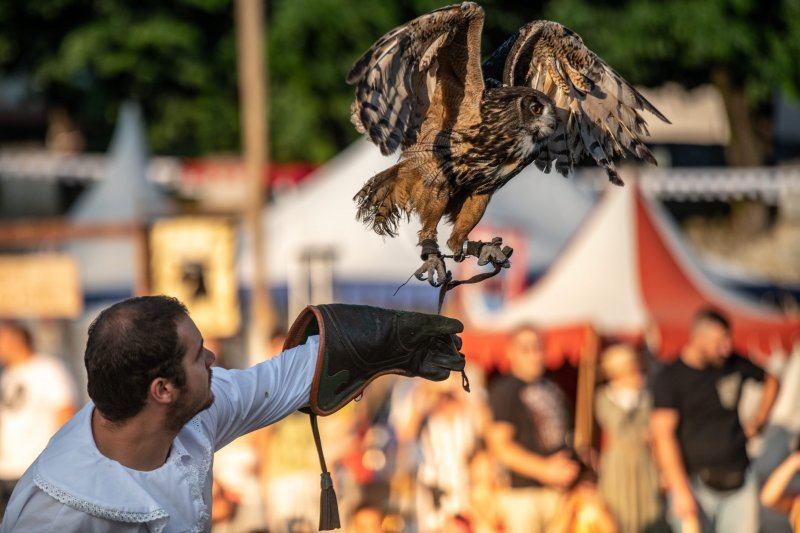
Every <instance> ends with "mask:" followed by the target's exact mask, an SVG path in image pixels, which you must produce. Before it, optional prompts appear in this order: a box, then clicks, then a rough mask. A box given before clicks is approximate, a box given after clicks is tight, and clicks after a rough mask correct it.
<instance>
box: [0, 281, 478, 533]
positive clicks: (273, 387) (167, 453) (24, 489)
mask: <svg viewBox="0 0 800 533" xmlns="http://www.w3.org/2000/svg"><path fill="white" fill-rule="evenodd" d="M461 328H462V326H461V324H460V323H459V322H458V321H456V320H452V319H449V318H446V317H439V316H430V315H423V314H421V313H407V312H402V311H389V310H384V309H377V308H371V307H364V306H347V305H338V304H333V305H327V306H309V307H308V308H306V310H304V311H303V313H302V314H301V315H300V317H298V319H297V321H295V324H294V326H293V327H292V330H291V331H290V336H289V338H288V340H287V348H289V349H287V350H285V351H284V352H283V354H282V355H281V356H279V357H275V358H273V359H271V360H269V361H265V362H263V363H260V364H258V365H255V366H253V367H251V368H249V369H246V370H224V369H214V372H213V377H212V372H211V364H212V363H213V362H214V354H213V353H212V352H210V351H209V350H208V349H206V348H205V346H204V345H203V337H202V336H201V334H200V332H199V331H198V329H197V327H196V326H195V324H194V322H192V320H191V319H190V318H189V315H188V313H187V311H186V308H185V307H184V306H183V304H181V303H180V302H178V301H177V300H175V299H173V298H168V297H164V296H146V297H139V298H132V299H129V300H125V301H123V302H120V303H117V304H115V305H113V306H111V307H110V308H108V309H106V310H104V311H103V312H102V313H100V315H99V316H98V317H97V319H96V320H95V321H94V322H93V323H92V325H91V326H90V328H89V338H88V341H87V345H86V353H85V363H86V372H87V376H88V392H89V397H90V398H91V400H92V401H91V402H89V403H88V404H87V405H86V406H85V407H84V408H83V409H81V410H80V411H79V412H78V413H77V414H76V415H75V416H74V417H73V418H72V419H71V420H70V421H69V422H67V424H66V425H65V426H64V427H63V428H62V429H61V431H59V432H58V433H57V434H56V435H55V436H54V437H53V439H52V440H51V441H50V443H49V444H48V446H47V448H46V449H45V450H44V451H43V452H42V454H41V455H40V456H39V457H38V458H37V459H36V461H35V462H34V463H33V465H32V466H31V467H30V468H29V469H28V471H27V472H25V475H24V476H23V477H22V479H21V480H20V482H19V483H18V485H17V487H16V489H15V490H14V494H13V495H12V498H11V502H10V503H9V507H8V511H7V513H6V516H5V519H4V522H3V528H2V531H25V532H44V531H59V532H61V531H76V532H77V531H80V532H83V531H92V532H134V531H135V532H143V531H163V532H178V531H180V532H183V531H209V530H210V527H211V520H210V512H211V501H212V496H211V492H212V491H211V489H212V480H211V468H212V462H213V453H214V451H215V450H217V449H219V448H221V447H223V446H225V445H226V444H228V443H230V442H231V441H233V440H234V439H235V438H237V437H239V436H241V435H243V434H245V433H248V432H250V431H253V430H255V429H258V428H259V427H262V426H265V425H267V424H270V423H273V422H276V421H277V420H279V419H281V418H283V417H284V416H286V415H287V414H289V413H291V412H292V411H294V410H296V409H298V408H301V407H305V406H308V407H309V408H310V409H311V411H312V412H313V413H315V414H329V413H332V412H334V411H336V410H337V409H339V408H340V407H341V406H342V405H344V404H345V403H347V402H348V401H349V400H350V399H352V398H353V397H354V396H356V395H358V394H360V392H361V391H362V390H363V388H364V387H365V386H366V384H367V383H368V382H369V381H370V380H371V379H374V378H375V377H376V376H377V375H380V374H383V373H388V372H394V373H403V374H405V375H408V376H422V377H425V378H428V379H436V380H441V379H445V378H446V377H447V376H448V375H449V374H450V371H451V370H461V369H463V366H464V360H463V355H462V354H460V353H458V348H459V347H460V340H459V339H458V337H457V336H456V335H455V333H457V332H459V331H460V330H461ZM312 420H314V419H313V418H312ZM315 423H316V420H314V422H313V424H312V425H315ZM321 462H322V461H321ZM323 469H324V467H323ZM326 475H327V472H326ZM326 480H327V484H328V485H330V477H327V478H326V477H325V475H324V476H323V484H324V483H325V482H326ZM325 488H326V491H330V486H328V487H325ZM328 495H329V492H323V496H328ZM287 497H291V496H290V495H287ZM326 511H327V512H330V506H328V508H327V509H326ZM337 518H338V516H337ZM331 524H332V525H331ZM325 527H327V528H330V527H338V520H335V521H333V520H330V521H329V522H328V523H326V524H325Z"/></svg>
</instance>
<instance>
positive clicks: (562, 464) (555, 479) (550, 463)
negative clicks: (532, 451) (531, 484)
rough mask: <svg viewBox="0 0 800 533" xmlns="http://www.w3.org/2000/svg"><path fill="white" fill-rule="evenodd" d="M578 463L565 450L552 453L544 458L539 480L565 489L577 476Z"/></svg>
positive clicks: (578, 471) (578, 470)
mask: <svg viewBox="0 0 800 533" xmlns="http://www.w3.org/2000/svg"><path fill="white" fill-rule="evenodd" d="M579 473H580V465H579V464H578V463H577V462H576V461H573V460H572V458H571V457H570V454H569V453H567V452H565V451H560V452H557V453H554V454H553V455H551V456H549V457H547V458H546V459H545V460H544V464H543V469H542V473H541V474H540V476H539V481H541V482H542V483H544V484H545V485H548V486H550V487H555V488H557V489H566V488H567V487H569V486H570V485H571V484H572V483H573V482H574V481H575V478H577V477H578V474H579Z"/></svg>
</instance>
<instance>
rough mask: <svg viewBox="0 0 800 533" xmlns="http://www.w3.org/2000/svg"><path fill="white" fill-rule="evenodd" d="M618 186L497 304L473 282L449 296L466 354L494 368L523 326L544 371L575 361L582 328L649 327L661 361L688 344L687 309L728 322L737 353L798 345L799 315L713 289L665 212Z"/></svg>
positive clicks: (608, 331)
mask: <svg viewBox="0 0 800 533" xmlns="http://www.w3.org/2000/svg"><path fill="white" fill-rule="evenodd" d="M626 182H627V183H628V186H626V187H624V188H611V189H609V190H608V191H607V192H606V193H605V195H604V197H603V198H602V200H601V201H600V202H599V203H598V204H597V206H596V207H595V208H594V210H593V212H592V213H590V215H589V216H588V217H587V218H586V219H585V221H584V223H583V225H582V226H581V228H580V229H579V230H578V231H577V233H576V234H575V236H574V237H573V238H572V240H571V242H570V243H569V244H568V245H567V246H566V248H565V249H564V250H563V251H562V253H561V254H560V255H559V257H557V258H556V260H555V261H554V262H553V263H552V264H551V266H550V268H549V269H548V270H547V272H546V273H545V274H544V275H543V276H542V277H541V278H540V279H539V280H538V281H537V282H536V283H535V284H533V285H532V286H531V287H530V288H528V289H527V290H526V291H524V292H523V293H521V294H520V295H518V296H517V297H515V298H510V299H508V301H507V302H506V303H505V304H504V305H503V306H502V307H500V308H498V309H495V310H492V309H491V308H490V305H489V303H490V302H491V297H492V295H490V294H487V292H489V290H490V289H487V286H483V287H482V286H481V285H482V284H477V285H471V286H462V287H459V288H458V289H457V290H456V291H455V292H456V293H457V294H458V295H459V298H458V299H457V300H458V301H457V304H456V306H455V307H456V309H455V313H456V314H457V315H458V316H459V317H460V318H462V319H463V320H464V322H465V325H466V331H465V333H464V350H465V353H466V354H467V357H472V358H473V359H475V360H477V361H478V362H481V363H483V364H485V365H489V366H492V365H493V364H496V363H498V361H499V360H500V361H501V360H502V358H503V357H502V354H503V352H504V344H505V340H506V335H507V332H508V331H509V330H511V329H513V328H514V327H516V326H519V325H521V324H527V323H530V324H535V325H537V326H539V327H541V328H543V329H545V330H546V331H548V335H547V342H546V347H545V351H546V357H547V361H546V362H547V364H548V366H550V367H551V368H552V367H557V366H560V364H561V363H562V362H563V360H564V358H566V359H567V360H569V361H571V362H573V363H575V362H576V361H577V359H578V358H579V357H580V355H581V353H582V351H583V350H584V349H585V345H586V339H587V335H588V333H589V331H594V332H597V333H598V334H599V335H601V336H604V337H615V338H627V339H637V338H640V337H641V336H642V334H643V332H644V331H645V330H646V328H647V327H648V326H649V325H651V324H654V325H655V326H657V328H658V331H659V333H660V336H661V350H660V351H661V353H662V354H663V355H665V356H666V357H670V356H674V355H675V354H676V353H677V352H678V350H679V349H680V347H681V346H682V345H683V344H684V343H685V342H686V340H687V339H688V333H689V323H690V321H691V318H692V316H693V315H694V313H695V312H696V311H697V310H698V309H699V308H701V307H702V306H706V305H710V306H714V307H716V308H718V309H720V310H722V311H723V312H725V313H726V314H727V315H728V316H729V318H730V319H731V322H732V326H733V340H734V345H735V347H736V349H737V350H738V351H740V352H742V353H747V352H748V351H749V350H751V349H752V348H753V347H755V346H759V347H760V348H761V349H763V350H768V349H769V347H770V345H771V343H773V342H775V341H776V340H780V341H781V343H782V344H783V345H784V346H788V345H789V344H791V343H792V342H793V341H795V340H800V317H796V316H795V317H789V316H785V315H782V314H780V313H777V312H775V311H774V310H770V309H767V308H763V307H760V306H758V305H756V304H755V303H753V302H751V301H749V300H746V299H744V298H742V297H740V296H739V295H737V294H734V293H731V292H730V291H729V290H726V289H724V288H722V287H719V286H717V285H715V284H714V283H713V282H712V281H711V280H709V279H708V278H707V276H706V275H705V274H704V273H703V272H702V270H701V269H700V268H699V266H698V263H697V261H696V259H695V258H694V257H693V254H692V252H691V250H689V249H688V248H687V246H686V245H685V243H683V241H682V240H681V237H680V233H679V231H678V229H677V228H676V227H675V226H674V223H673V222H672V221H671V220H670V219H669V217H668V215H666V214H665V213H664V212H662V209H661V208H660V207H659V206H658V205H657V204H656V203H655V202H651V201H650V200H648V199H646V198H645V197H644V196H643V195H642V194H641V192H640V190H639V187H638V186H637V182H636V180H634V179H631V178H627V179H626ZM512 261H513V258H512ZM513 268H514V266H513V265H512V267H511V269H512V270H513ZM488 287H491V285H488ZM494 296H496V295H494ZM500 366H502V361H501V363H500Z"/></svg>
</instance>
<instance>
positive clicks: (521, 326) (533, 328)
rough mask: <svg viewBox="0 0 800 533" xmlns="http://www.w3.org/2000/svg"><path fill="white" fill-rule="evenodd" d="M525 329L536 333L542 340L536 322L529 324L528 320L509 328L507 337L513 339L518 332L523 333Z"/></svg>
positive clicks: (541, 334) (542, 335) (540, 331)
mask: <svg viewBox="0 0 800 533" xmlns="http://www.w3.org/2000/svg"><path fill="white" fill-rule="evenodd" d="M526 331H531V332H533V333H536V335H537V336H538V337H539V340H543V338H544V334H543V333H542V330H541V329H540V328H539V327H538V326H537V325H536V324H531V323H530V322H524V323H522V324H519V325H517V326H516V327H514V328H513V329H511V330H510V331H509V334H508V338H509V339H513V338H515V337H516V336H517V335H519V334H520V333H524V332H526Z"/></svg>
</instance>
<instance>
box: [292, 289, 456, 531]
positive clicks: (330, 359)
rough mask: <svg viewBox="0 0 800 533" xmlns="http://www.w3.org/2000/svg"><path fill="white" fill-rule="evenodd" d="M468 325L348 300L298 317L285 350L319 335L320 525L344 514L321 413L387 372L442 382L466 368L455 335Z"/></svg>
mask: <svg viewBox="0 0 800 533" xmlns="http://www.w3.org/2000/svg"><path fill="white" fill-rule="evenodd" d="M463 329H464V326H463V325H462V324H461V322H459V321H458V320H455V319H452V318H448V317H444V316H440V315H430V314H424V313H415V312H411V311H396V310H390V309H381V308H377V307H369V306H362V305H347V304H329V305H310V306H308V307H306V308H305V309H304V310H303V311H302V312H301V313H300V315H299V316H298V317H297V319H296V320H295V321H294V324H292V327H291V328H290V329H289V333H288V335H287V338H286V342H285V343H284V346H283V348H284V350H287V349H290V348H294V347H295V346H298V345H300V344H303V343H305V342H306V340H307V339H308V337H309V336H311V335H319V352H318V356H317V367H316V370H315V373H314V379H313V382H312V384H311V395H310V398H309V408H308V411H310V414H311V426H312V430H313V432H314V438H315V441H316V444H317V452H318V454H319V459H320V466H321V467H322V471H323V473H322V496H321V500H320V506H321V514H320V525H319V529H320V530H329V529H335V528H338V527H339V515H338V508H337V506H336V495H335V493H334V491H333V483H332V480H331V477H330V474H329V473H328V470H327V467H326V465H325V459H324V457H323V454H322V447H321V444H320V441H319V431H318V429H317V421H316V416H317V415H319V416H326V415H329V414H332V413H334V412H336V411H338V410H339V409H341V408H342V407H343V406H345V405H346V404H347V403H349V402H350V400H352V399H353V398H355V397H356V396H358V395H359V394H361V392H362V391H363V390H364V388H365V387H366V386H367V384H369V382H371V381H372V380H374V379H375V378H377V377H378V376H381V375H383V374H399V375H401V376H410V377H413V376H419V377H423V378H426V379H430V380H433V381H442V380H445V379H447V378H448V376H449V375H450V372H452V371H463V369H464V364H465V359H464V355H463V354H462V353H460V352H459V349H460V348H461V339H460V338H459V337H458V336H457V335H456V334H457V333H460V332H461V331H463Z"/></svg>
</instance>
